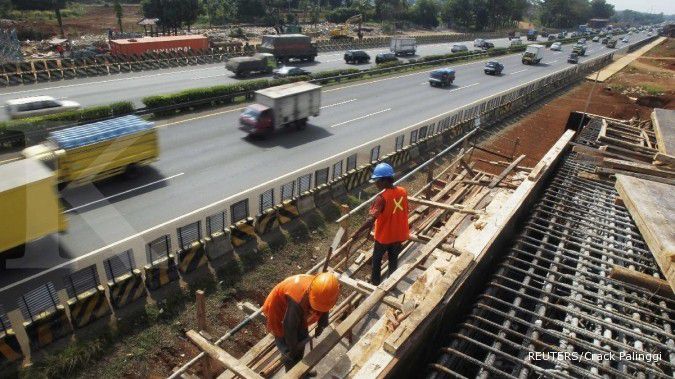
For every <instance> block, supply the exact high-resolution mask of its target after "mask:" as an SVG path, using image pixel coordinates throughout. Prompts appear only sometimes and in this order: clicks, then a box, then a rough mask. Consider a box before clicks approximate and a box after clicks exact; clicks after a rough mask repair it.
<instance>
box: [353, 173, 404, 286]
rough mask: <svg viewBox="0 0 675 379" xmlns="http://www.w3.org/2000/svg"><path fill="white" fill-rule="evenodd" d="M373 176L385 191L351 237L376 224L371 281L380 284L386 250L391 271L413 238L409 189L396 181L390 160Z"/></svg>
mask: <svg viewBox="0 0 675 379" xmlns="http://www.w3.org/2000/svg"><path fill="white" fill-rule="evenodd" d="M370 180H371V182H374V183H375V185H376V186H377V189H379V190H381V191H382V193H380V194H379V195H377V197H376V198H375V201H374V202H373V204H372V205H371V206H370V211H369V217H368V220H367V221H366V223H365V224H363V226H362V227H361V228H360V229H359V230H357V231H356V233H354V235H353V237H352V238H356V237H357V236H359V235H360V234H361V233H363V232H370V230H371V229H372V228H373V226H374V227H375V230H374V235H375V247H374V248H373V259H372V268H373V269H372V274H371V282H372V283H373V284H375V285H379V284H380V281H381V271H382V259H383V257H384V254H385V253H386V254H387V259H388V261H389V271H388V272H389V273H392V272H394V271H396V269H397V268H398V255H399V253H400V252H401V250H402V249H403V243H404V242H405V241H407V240H408V239H409V238H410V225H409V224H408V192H407V191H406V190H405V188H403V187H398V186H395V185H394V169H393V168H392V167H391V166H390V165H389V164H387V163H380V164H378V165H377V166H375V169H374V170H373V175H372V176H371V178H370Z"/></svg>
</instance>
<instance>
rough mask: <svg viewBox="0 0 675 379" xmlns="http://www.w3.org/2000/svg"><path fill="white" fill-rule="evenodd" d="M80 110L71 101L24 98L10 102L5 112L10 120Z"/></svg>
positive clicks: (49, 98) (37, 97) (77, 105)
mask: <svg viewBox="0 0 675 379" xmlns="http://www.w3.org/2000/svg"><path fill="white" fill-rule="evenodd" d="M76 109H80V104H79V103H76V102H74V101H70V100H57V99H55V98H53V97H51V96H35V97H24V98H21V99H13V100H8V101H7V103H6V104H5V110H6V112H7V114H8V115H9V117H10V118H26V117H33V116H44V115H48V114H54V113H59V112H65V111H72V110H76Z"/></svg>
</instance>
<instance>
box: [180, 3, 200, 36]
mask: <svg viewBox="0 0 675 379" xmlns="http://www.w3.org/2000/svg"><path fill="white" fill-rule="evenodd" d="M178 2H179V4H180V17H179V19H180V23H181V24H183V23H184V24H186V25H187V30H188V32H190V27H191V26H192V24H194V23H195V21H197V17H199V13H200V8H201V7H200V4H199V0H178Z"/></svg>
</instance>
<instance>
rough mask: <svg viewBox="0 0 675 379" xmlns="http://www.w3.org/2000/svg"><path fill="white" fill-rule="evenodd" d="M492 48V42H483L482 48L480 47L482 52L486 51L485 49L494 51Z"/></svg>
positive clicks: (493, 45)
mask: <svg viewBox="0 0 675 379" xmlns="http://www.w3.org/2000/svg"><path fill="white" fill-rule="evenodd" d="M494 47H495V44H494V43H492V42H488V41H485V42H484V43H483V46H482V48H483V49H484V50H487V49H494Z"/></svg>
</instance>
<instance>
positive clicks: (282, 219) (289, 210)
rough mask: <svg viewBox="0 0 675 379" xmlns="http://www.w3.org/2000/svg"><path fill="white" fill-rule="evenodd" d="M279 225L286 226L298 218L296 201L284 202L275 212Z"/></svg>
mask: <svg viewBox="0 0 675 379" xmlns="http://www.w3.org/2000/svg"><path fill="white" fill-rule="evenodd" d="M277 215H278V217H279V223H280V224H287V223H289V222H291V221H292V220H294V219H296V218H298V217H299V216H300V212H299V211H298V201H297V199H293V200H285V201H284V202H283V203H281V207H279V210H278V211H277Z"/></svg>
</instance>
